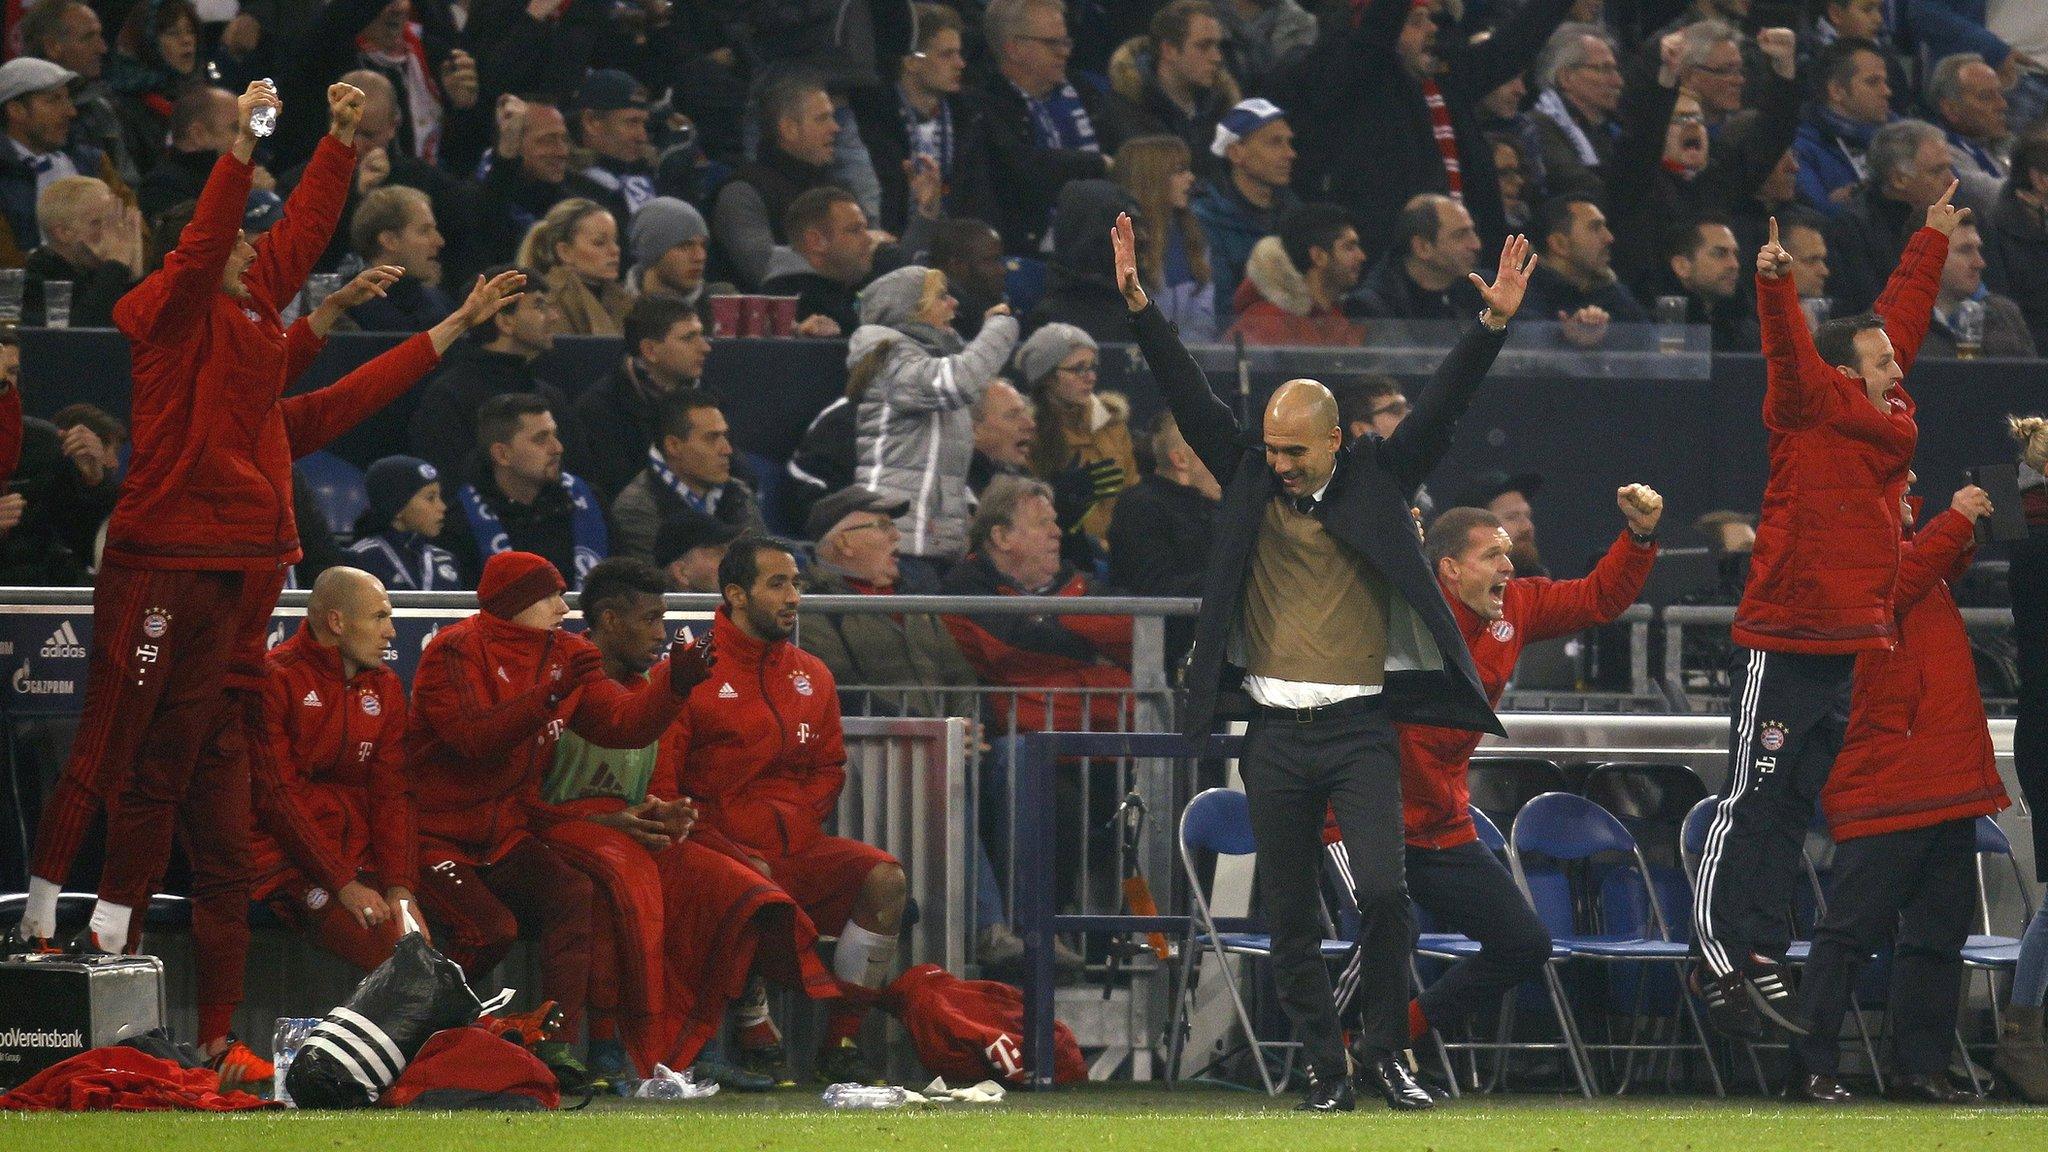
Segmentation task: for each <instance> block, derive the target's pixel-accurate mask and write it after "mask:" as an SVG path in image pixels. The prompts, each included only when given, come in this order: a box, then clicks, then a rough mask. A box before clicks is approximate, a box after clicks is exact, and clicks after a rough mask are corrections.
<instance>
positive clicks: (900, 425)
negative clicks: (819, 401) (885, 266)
mask: <svg viewBox="0 0 2048 1152" xmlns="http://www.w3.org/2000/svg"><path fill="white" fill-rule="evenodd" d="M955 307H957V304H956V302H955V301H954V299H953V296H952V294H951V293H949V292H948V291H947V290H946V275H945V273H943V272H940V271H938V270H937V269H934V268H924V267H921V266H918V265H915V264H913V265H910V266H908V267H904V268H898V269H897V270H895V271H894V272H891V273H889V274H888V275H886V276H883V277H880V278H879V279H877V280H876V281H875V282H874V283H872V284H870V285H868V286H867V288H865V289H864V290H862V292H861V294H860V320H861V324H860V327H859V328H856V329H855V330H854V333H853V338H852V340H851V341H849V343H848V345H847V351H846V363H847V365H848V367H849V368H850V369H851V370H852V375H851V377H850V379H849V380H848V382H847V395H848V396H850V397H852V398H853V399H854V402H855V403H856V404H857V405H858V408H857V410H856V412H857V414H856V417H855V420H856V424H857V426H858V436H859V441H858V445H857V455H856V457H855V463H856V470H855V472H854V483H856V484H858V485H860V486H861V487H863V488H866V489H869V490H870V491H874V492H879V493H882V494H883V495H885V496H888V497H890V498H891V499H893V500H901V501H903V502H904V503H906V504H908V505H909V508H908V510H907V511H905V512H904V513H903V515H902V516H900V517H898V518H897V521H896V524H897V527H899V528H901V529H902V531H903V543H902V545H901V551H902V554H903V555H906V556H920V557H925V558H928V559H933V560H942V561H950V560H955V559H958V558H959V557H960V555H961V553H963V552H965V551H966V550H967V522H968V520H970V519H971V518H972V517H973V513H974V505H973V497H972V496H971V495H970V494H969V493H968V490H967V469H968V466H969V464H971V463H972V462H973V458H974V406H975V404H977V403H978V402H980V400H981V394H982V392H983V391H985V390H986V389H987V388H988V385H989V382H990V381H992V380H994V379H995V377H996V373H997V371H999V370H1000V369H1001V368H1002V366H1003V363H1004V362H1005V361H1006V360H1008V359H1009V358H1010V349H1011V347H1012V346H1014V345H1015V344H1016V343H1017V321H1016V319H1015V318H1014V317H1012V316H1011V315H1010V308H1009V305H1007V304H997V305H996V306H995V307H993V308H990V309H989V310H988V314H987V318H986V319H985V320H984V321H983V323H982V326H981V332H980V334H978V335H977V336H975V338H974V342H973V343H972V344H963V343H962V342H961V339H960V336H959V334H958V333H956V332H954V331H953V329H952V328H951V327H950V325H951V323H952V320H953V310H954V308H955Z"/></svg>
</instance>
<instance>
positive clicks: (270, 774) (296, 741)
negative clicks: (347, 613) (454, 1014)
mask: <svg viewBox="0 0 2048 1152" xmlns="http://www.w3.org/2000/svg"><path fill="white" fill-rule="evenodd" d="M265 664H266V677H265V680H264V685H263V729H264V730H263V737H262V742H261V744H260V746H258V747H257V748H256V749H255V753H256V754H255V755H253V756H251V757H250V783H251V785H252V787H253V790H254V801H255V803H254V808H255V816H256V828H255V833H254V834H253V835H252V836H251V837H250V838H249V848H250V855H251V857H252V861H253V862H252V866H251V872H250V874H251V875H253V876H255V877H257V880H256V882H255V884H254V885H252V886H251V889H250V891H251V894H252V896H253V897H254V898H255V899H258V900H260V899H263V898H264V897H267V896H269V895H270V894H271V893H273V892H276V891H278V890H280V889H283V888H287V887H289V886H291V885H293V884H294V883H296V884H299V885H301V886H305V885H312V886H318V887H321V888H325V889H326V890H327V891H328V892H330V893H332V892H339V891H340V890H341V889H342V887H343V886H344V885H346V884H348V883H349V882H350V881H352V880H354V879H355V878H356V873H358V872H361V871H365V870H367V871H371V872H375V873H376V874H377V880H378V882H379V883H381V884H382V885H383V886H384V887H386V888H394V887H395V888H407V889H412V888H417V887H418V886H419V828H418V824H417V821H416V818H415V817H414V814H413V804H412V790H411V787H410V785H409V784H408V782H407V779H406V774H405V685H403V684H401V683H399V681H398V676H397V674H396V673H394V672H392V671H391V669H389V668H386V667H384V666H383V665H381V664H380V665H378V666H377V667H375V668H366V669H364V670H363V671H361V672H358V673H356V674H355V675H354V676H352V677H348V678H346V679H344V678H343V675H342V663H341V650H340V649H339V648H329V647H323V646H322V645H321V644H320V643H319V642H318V641H316V640H314V639H313V632H312V629H311V628H309V627H307V626H306V625H305V624H300V625H299V630H298V631H297V632H296V633H294V634H293V635H292V637H291V639H289V640H286V641H285V642H284V643H282V644H279V645H278V646H277V647H276V648H273V649H271V651H270V655H269V657H268V658H267V659H266V661H265Z"/></svg>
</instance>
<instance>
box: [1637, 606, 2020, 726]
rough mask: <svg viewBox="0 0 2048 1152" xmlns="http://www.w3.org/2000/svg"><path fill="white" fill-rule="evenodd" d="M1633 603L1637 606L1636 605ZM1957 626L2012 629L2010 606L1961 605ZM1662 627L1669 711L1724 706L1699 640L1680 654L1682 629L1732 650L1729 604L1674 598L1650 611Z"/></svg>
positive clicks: (1977, 633) (1715, 670)
mask: <svg viewBox="0 0 2048 1152" xmlns="http://www.w3.org/2000/svg"><path fill="white" fill-rule="evenodd" d="M1636 607H1637V608H1641V607H1643V606H1642V605H1637V606H1636ZM1962 613H1963V626H1964V627H1966V628H1968V629H1969V630H1970V633H1971V635H1972V637H1973V638H1976V637H1981V636H1983V635H1984V634H1987V633H1993V634H1995V633H2005V634H2008V635H2009V634H2010V633H2011V632H2012V609H2010V608H1964V609H1962ZM1656 615H1657V619H1658V620H1659V622H1660V623H1661V624H1662V625H1663V630H1664V668H1663V676H1662V684H1663V688H1664V692H1665V695H1666V696H1667V697H1668V698H1669V699H1670V703H1671V708H1672V710H1673V711H1675V712H1696V711H1706V712H1725V711H1726V710H1727V690H1726V682H1725V680H1718V679H1717V675H1720V676H1725V674H1726V673H1727V668H1726V667H1713V666H1702V663H1701V661H1700V660H1699V659H1697V656H1698V654H1699V650H1700V647H1701V646H1700V645H1698V644H1697V643H1696V644H1695V646H1694V654H1695V659H1693V660H1690V661H1689V660H1687V658H1686V630H1687V629H1688V628H1691V629H1704V630H1707V631H1708V632H1709V635H1711V636H1713V638H1714V639H1715V640H1717V641H1719V642H1721V646H1722V647H1727V650H1728V651H1729V652H1731V653H1732V651H1733V649H1732V647H1728V646H1727V644H1726V640H1727V632H1728V628H1729V626H1730V625H1732V624H1734V623H1735V609H1734V608H1733V607H1730V606H1725V605H1704V604H1674V605H1671V606H1670V607H1667V608H1661V609H1659V610H1658V611H1657V613H1656Z"/></svg>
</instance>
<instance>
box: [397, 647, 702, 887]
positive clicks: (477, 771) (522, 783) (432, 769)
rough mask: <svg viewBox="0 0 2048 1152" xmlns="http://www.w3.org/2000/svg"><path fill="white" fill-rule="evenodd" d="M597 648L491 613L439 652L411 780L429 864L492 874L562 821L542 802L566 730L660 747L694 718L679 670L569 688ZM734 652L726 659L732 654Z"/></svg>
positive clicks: (418, 723) (418, 726)
mask: <svg viewBox="0 0 2048 1152" xmlns="http://www.w3.org/2000/svg"><path fill="white" fill-rule="evenodd" d="M579 648H587V649H591V650H592V651H595V646H594V645H592V644H591V642H590V641H588V640H586V639H584V638H583V637H581V636H578V635H576V634H575V633H573V632H564V631H563V630H561V629H560V628H551V629H547V630H545V631H543V630H541V629H539V628H528V627H525V626H523V625H519V624H514V623H512V622H511V621H509V620H500V619H498V618H497V617H495V616H492V615H491V614H490V613H488V612H479V613H477V614H476V615H474V616H472V617H470V618H469V619H467V620H464V621H461V622H460V623H457V624H451V625H449V626H448V627H446V628H443V629H441V631H440V633H439V634H438V635H436V636H435V637H434V638H433V639H432V640H430V641H428V642H427V649H426V651H425V652H422V653H421V654H420V666H419V670H418V671H417V672H415V673H414V674H413V685H412V715H411V717H410V721H409V723H408V724H407V726H406V733H405V752H406V755H405V761H406V770H407V772H408V773H409V774H410V775H411V777H412V783H413V795H414V797H415V802H416V803H417V805H418V808H419V819H420V852H421V855H422V856H424V857H426V858H427V860H426V863H428V864H430V865H431V864H433V863H437V862H439V861H441V860H461V861H465V862H468V863H475V864H489V863H492V862H494V861H496V860H498V859H499V858H500V857H502V856H504V855H505V853H507V852H509V851H511V850H512V848H513V846H514V845H516V844H518V843H519V841H520V840H522V839H524V838H525V837H526V835H527V828H528V825H529V823H530V822H531V823H532V824H535V825H538V826H543V827H544V826H545V825H546V824H547V823H549V822H550V821H552V820H554V819H559V816H557V815H555V814H554V812H553V810H552V808H551V807H550V806H548V805H545V804H542V803H541V799H540V782H541V777H542V776H544V775H546V773H547V770H548V767H549V766H550V765H552V764H553V763H554V756H555V741H556V740H557V739H558V738H559V737H560V736H561V734H562V729H563V728H564V727H567V728H570V729H572V730H573V731H575V733H576V734H577V735H579V736H581V737H583V738H584V739H586V740H588V741H590V742H591V743H593V744H597V745H600V746H602V747H605V748H638V747H641V746H643V745H647V744H652V743H654V741H655V740H657V739H659V738H660V736H661V733H662V730H663V729H664V728H667V727H668V726H669V723H670V722H671V721H672V720H674V719H675V718H676V715H677V714H678V713H679V712H681V711H682V707H683V701H682V699H681V698H680V697H678V696H676V694H675V693H674V692H672V691H670V690H669V680H668V673H669V662H668V661H667V660H663V661H662V662H661V663H659V664H656V665H655V666H654V667H653V668H652V669H650V670H649V672H648V674H647V680H646V682H645V683H643V684H641V685H639V686H638V687H627V686H626V685H623V684H620V683H618V682H617V681H615V680H612V679H611V678H609V677H607V676H605V675H604V674H603V673H601V672H600V673H597V674H595V675H593V676H592V677H591V678H590V679H588V680H585V681H584V682H583V683H581V684H576V685H569V686H566V687H567V691H566V694H564V695H563V696H562V697H561V699H560V701H559V702H558V703H557V704H556V705H555V706H553V707H549V705H548V700H549V697H550V696H552V695H553V694H555V693H557V692H562V691H563V690H564V685H562V683H561V677H562V675H563V673H564V671H565V670H566V668H567V666H568V662H569V656H570V654H571V653H572V652H574V651H576V650H577V649H579ZM722 655H723V654H722V653H721V656H722Z"/></svg>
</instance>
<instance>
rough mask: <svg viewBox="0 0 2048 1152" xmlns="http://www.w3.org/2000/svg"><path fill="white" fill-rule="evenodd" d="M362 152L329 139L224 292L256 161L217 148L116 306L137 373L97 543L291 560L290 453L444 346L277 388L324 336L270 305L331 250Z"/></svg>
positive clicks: (229, 561)
mask: <svg viewBox="0 0 2048 1152" xmlns="http://www.w3.org/2000/svg"><path fill="white" fill-rule="evenodd" d="M354 169H355V150H354V149H352V148H349V147H347V146H345V145H343V144H341V143H339V142H337V141H336V140H335V139H334V138H333V137H332V136H324V137H322V138H321V140H320V146H319V148H318V149H316V150H315V151H314V153H313V159H312V161H311V163H309V164H308V165H307V167H306V174H305V176H304V178H303V179H301V181H300V182H299V186H298V187H297V188H296V189H295V190H294V191H293V192H292V196H291V199H290V200H288V201H286V203H285V212H284V217H283V218H282V219H280V220H279V221H278V222H277V224H276V225H275V226H273V227H272V228H271V229H270V230H269V231H267V232H265V233H264V234H263V235H262V236H259V237H257V238H256V240H255V246H256V260H255V262H254V263H252V264H251V265H250V266H249V271H248V273H247V274H246V275H245V276H244V277H243V283H244V284H246V285H247V286H248V288H249V296H248V298H247V299H246V300H237V299H235V298H234V297H232V296H229V295H228V294H227V293H226V292H224V291H222V290H221V287H220V280H221V274H222V270H223V269H224V268H225V267H226V265H227V259H228V255H229V254H230V253H231V252H232V251H233V250H234V246H235V238H236V236H237V234H238V233H239V232H240V230H241V226H242V210H243V207H244V205H245V203H246V202H247V200H248V196H249V179H250V174H251V172H252V169H251V167H250V166H249V165H247V164H244V163H242V162H240V161H238V160H236V159H235V158H234V156H233V155H226V156H222V157H221V158H220V160H219V161H218V162H217V163H216V164H215V165H214V167H213V173H212V175H211V176H209V177H208V178H207V181H206V189H205V191H204V192H202V193H201V194H200V197H199V205H198V209H197V211H196V212H195V213H194V214H193V217H192V222H191V223H190V224H188V225H186V226H185V231H184V232H183V233H181V234H180V235H179V237H178V246H177V248H176V249H175V250H173V251H172V252H171V253H170V255H168V256H166V257H165V258H164V266H163V268H162V269H161V270H159V271H157V272H153V273H151V274H150V275H149V276H148V277H147V278H145V279H144V280H143V281H142V283H140V284H138V285H136V286H135V288H134V289H133V290H132V291H130V292H129V293H128V294H127V295H126V296H123V297H122V298H121V300H120V302H119V303H118V304H116V305H115V306H114V324H115V326H116V327H118V328H120V330H121V332H122V333H123V334H124V335H126V336H127V337H128V339H129V341H130V346H131V352H132V356H133V361H134V365H133V373H134V379H135V390H134V396H133V399H132V401H131V405H130V413H129V422H130V424H131V425H132V428H131V431H130V437H131V439H132V442H133V445H134V447H133V451H132V453H131V455H130V458H129V464H128V476H127V479H126V480H125V481H123V484H122V488H121V499H120V503H118V504H117V505H115V507H114V515H113V519H112V521H111V522H110V523H109V525H108V528H107V549H106V554H107V555H108V556H110V557H112V558H114V559H115V560H117V561H119V562H121V563H124V564H128V565H130V566H134V567H143V568H179V569H194V568H211V569H257V570H268V569H275V568H278V567H281V566H283V565H285V564H291V563H295V562H297V561H298V559H299V533H298V526H297V525H296V524H295V523H294V522H293V519H292V480H291V461H292V459H293V458H294V456H303V455H305V454H307V453H309V452H313V451H317V450H318V449H319V448H320V447H321V446H322V445H324V444H326V443H327V442H328V441H331V440H333V439H334V438H335V437H336V436H339V435H340V434H341V433H342V432H344V431H346V430H347V429H348V428H350V427H351V426H353V425H354V424H355V423H356V422H358V421H360V420H361V419H362V418H363V417H365V416H367V415H369V414H370V413H371V412H374V411H376V410H377V409H378V408H381V407H383V406H384V405H385V404H388V403H390V402H391V400H392V399H393V398H395V397H396V396H398V395H399V394H401V393H403V392H404V391H405V390H406V389H407V388H409V387H411V386H412V384H413V383H415V382H416V381H418V380H419V379H420V378H421V377H422V376H424V375H426V373H427V372H429V371H431V370H432V369H433V367H434V364H435V363H436V361H437V359H438V357H436V356H435V354H434V348H433V344H432V342H431V341H430V340H429V339H428V338H427V337H426V334H425V333H421V334H420V335H418V336H415V337H413V338H412V339H411V340H408V341H406V342H405V343H404V344H401V345H399V346H398V347H397V348H394V349H392V350H391V351H390V352H387V353H385V354H384V355H383V356H380V357H378V358H377V359H376V360H373V361H371V362H370V363H369V364H365V365H364V366H363V367H361V368H359V369H357V370H356V371H355V372H353V373H350V374H349V376H348V377H347V378H346V379H344V380H343V381H341V382H339V383H337V384H335V385H334V386H333V387H331V388H324V389H321V390H319V391H317V392H313V393H309V394H307V395H304V396H295V397H291V398H289V399H282V397H283V395H284V390H285V388H286V387H287V386H289V384H290V382H291V381H292V380H293V379H294V378H296V377H297V376H298V374H299V373H300V372H301V371H303V370H304V369H305V367H306V365H308V364H310V363H312V361H313V358H314V356H316V355H318V354H319V351H320V348H321V346H322V344H321V341H320V339H319V338H318V337H316V336H314V335H313V333H312V331H311V329H310V328H308V327H307V326H306V323H305V321H304V320H300V321H299V322H298V323H296V324H294V325H293V326H292V328H291V331H290V332H286V331H285V329H284V328H283V327H282V326H281V325H280V324H279V323H278V309H279V308H281V307H282V306H284V305H285V304H286V303H287V302H288V301H290V300H291V298H292V296H293V294H294V293H296V292H297V291H298V290H299V286H300V285H301V284H303V283H304V282H305V279H306V274H307V273H308V272H310V271H311V270H312V267H313V263H314V261H315V260H317V259H318V258H319V256H320V253H321V252H322V251H324V250H325V249H326V247H327V242H328V240H329V239H330V238H331V237H332V236H333V235H334V229H335V225H336V223H337V222H338V221H339V220H340V219H341V212H342V208H343V205H344V204H345V203H346V202H347V199H348V190H349V180H350V176H351V174H352V173H353V171H354Z"/></svg>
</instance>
